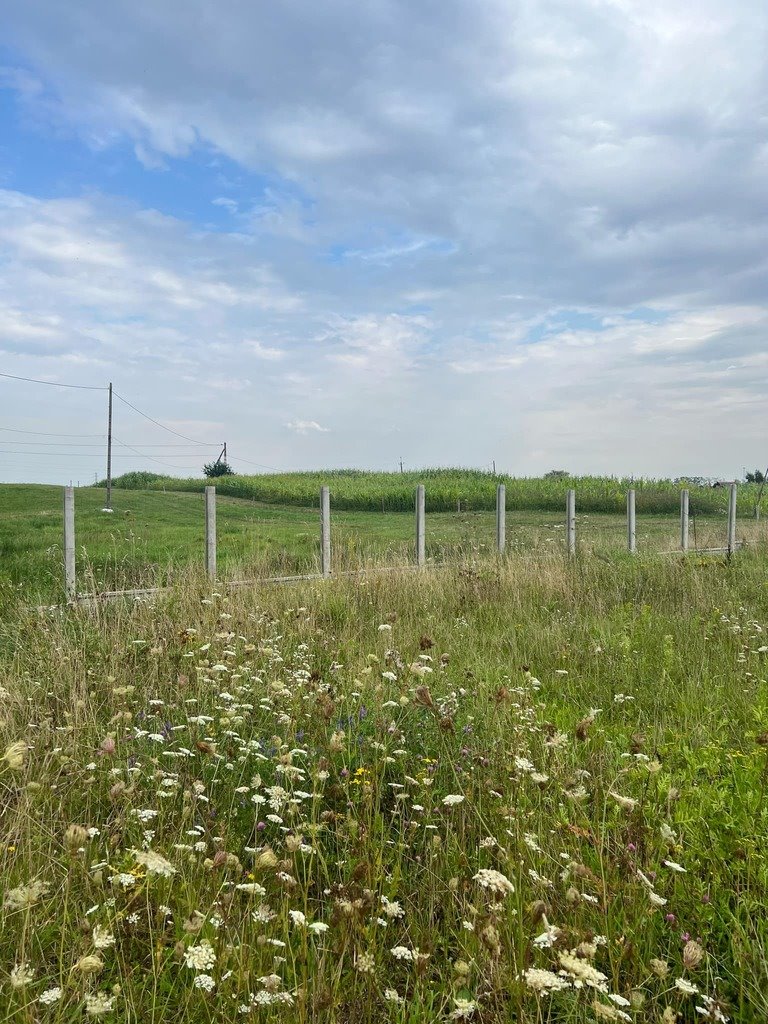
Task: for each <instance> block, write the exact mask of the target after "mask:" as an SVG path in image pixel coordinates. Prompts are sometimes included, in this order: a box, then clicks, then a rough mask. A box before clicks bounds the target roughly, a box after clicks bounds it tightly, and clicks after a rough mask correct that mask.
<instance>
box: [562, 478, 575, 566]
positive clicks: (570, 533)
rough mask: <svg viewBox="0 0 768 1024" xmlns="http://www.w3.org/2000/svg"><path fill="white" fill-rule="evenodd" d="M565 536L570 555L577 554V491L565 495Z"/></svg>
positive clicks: (570, 491)
mask: <svg viewBox="0 0 768 1024" xmlns="http://www.w3.org/2000/svg"><path fill="white" fill-rule="evenodd" d="M565 536H566V544H567V548H568V554H569V555H575V554H576V491H574V490H573V489H571V490H569V491H568V493H567V494H566V496H565Z"/></svg>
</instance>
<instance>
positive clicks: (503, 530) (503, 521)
mask: <svg viewBox="0 0 768 1024" xmlns="http://www.w3.org/2000/svg"><path fill="white" fill-rule="evenodd" d="M506 543H507V488H506V487H505V486H504V484H499V486H498V487H497V488H496V550H497V551H498V553H499V554H500V555H503V554H504V547H505V545H506Z"/></svg>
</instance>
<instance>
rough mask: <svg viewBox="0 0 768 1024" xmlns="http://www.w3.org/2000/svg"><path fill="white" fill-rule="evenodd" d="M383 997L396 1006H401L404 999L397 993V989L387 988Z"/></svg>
mask: <svg viewBox="0 0 768 1024" xmlns="http://www.w3.org/2000/svg"><path fill="white" fill-rule="evenodd" d="M384 999H385V1000H386V1002H388V1003H394V1004H395V1005H396V1006H402V1005H403V1003H404V1002H405V1000H404V999H403V997H402V996H401V995H400V994H399V993H398V991H397V989H394V988H387V989H385V990H384Z"/></svg>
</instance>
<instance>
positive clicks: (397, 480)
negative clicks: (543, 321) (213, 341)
mask: <svg viewBox="0 0 768 1024" xmlns="http://www.w3.org/2000/svg"><path fill="white" fill-rule="evenodd" d="M210 483H215V484H216V488H217V491H218V492H219V493H220V494H223V495H228V496H229V497H232V498H247V499H250V500H253V501H259V502H265V503H269V504H277V505H299V506H302V507H308V508H311V507H313V506H314V507H317V505H318V495H319V493H320V487H321V486H323V485H328V486H329V487H330V489H331V497H332V502H333V506H334V507H335V508H337V509H343V510H347V511H359V512H405V511H410V510H411V509H412V508H413V492H414V489H415V487H416V485H417V484H424V485H425V488H426V507H427V511H428V512H453V511H454V510H455V509H456V508H457V505H458V503H461V506H462V507H463V508H464V509H465V510H466V511H475V512H477V511H484V510H485V511H488V510H491V509H493V508H495V503H496V485H497V484H505V486H506V489H507V505H508V507H509V508H510V509H516V510H521V511H529V510H536V511H543V512H560V511H562V509H563V508H564V507H565V494H566V491H567V490H568V488H570V487H573V488H575V490H576V501H577V508H578V509H579V510H580V511H581V512H605V513H621V512H623V511H624V509H625V507H626V499H627V491H628V490H629V489H630V488H634V489H635V491H636V494H637V511H638V513H646V512H647V513H656V514H668V513H676V512H677V510H678V509H679V507H680V491H681V489H682V488H683V487H688V488H689V490H690V495H691V508H692V509H693V510H694V511H695V512H698V513H699V514H712V513H722V514H723V515H725V512H726V508H727V504H728V488H727V487H705V486H695V485H693V484H686V483H676V482H674V481H672V480H644V479H637V480H636V479H631V480H630V479H628V478H625V479H620V478H618V477H559V478H534V477H528V478H526V477H510V476H505V475H502V474H498V475H497V474H494V473H486V472H482V471H480V470H471V469H421V470H416V471H413V472H407V473H375V472H367V471H363V470H353V469H345V470H321V471H317V472H311V473H275V474H268V473H266V474H262V475H259V476H239V475H238V476H231V477H218V478H217V479H216V480H214V481H212V480H206V479H204V478H200V479H179V478H177V477H163V476H158V475H157V474H155V473H126V474H125V475H124V476H122V477H118V478H117V480H116V481H115V486H117V487H121V488H136V489H139V490H148V489H152V490H165V491H201V490H202V489H203V488H204V487H205V485H206V484H210ZM758 495H760V497H761V498H762V495H761V491H760V487H759V486H758V485H757V484H743V485H742V486H741V487H740V488H739V498H738V502H739V504H738V511H739V514H740V515H743V516H750V515H754V511H755V506H756V503H757V500H758Z"/></svg>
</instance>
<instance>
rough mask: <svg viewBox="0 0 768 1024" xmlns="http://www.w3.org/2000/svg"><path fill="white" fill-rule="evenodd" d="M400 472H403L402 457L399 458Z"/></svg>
mask: <svg viewBox="0 0 768 1024" xmlns="http://www.w3.org/2000/svg"><path fill="white" fill-rule="evenodd" d="M400 472H401V473H402V472H403V457H402V455H401V456H400Z"/></svg>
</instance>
